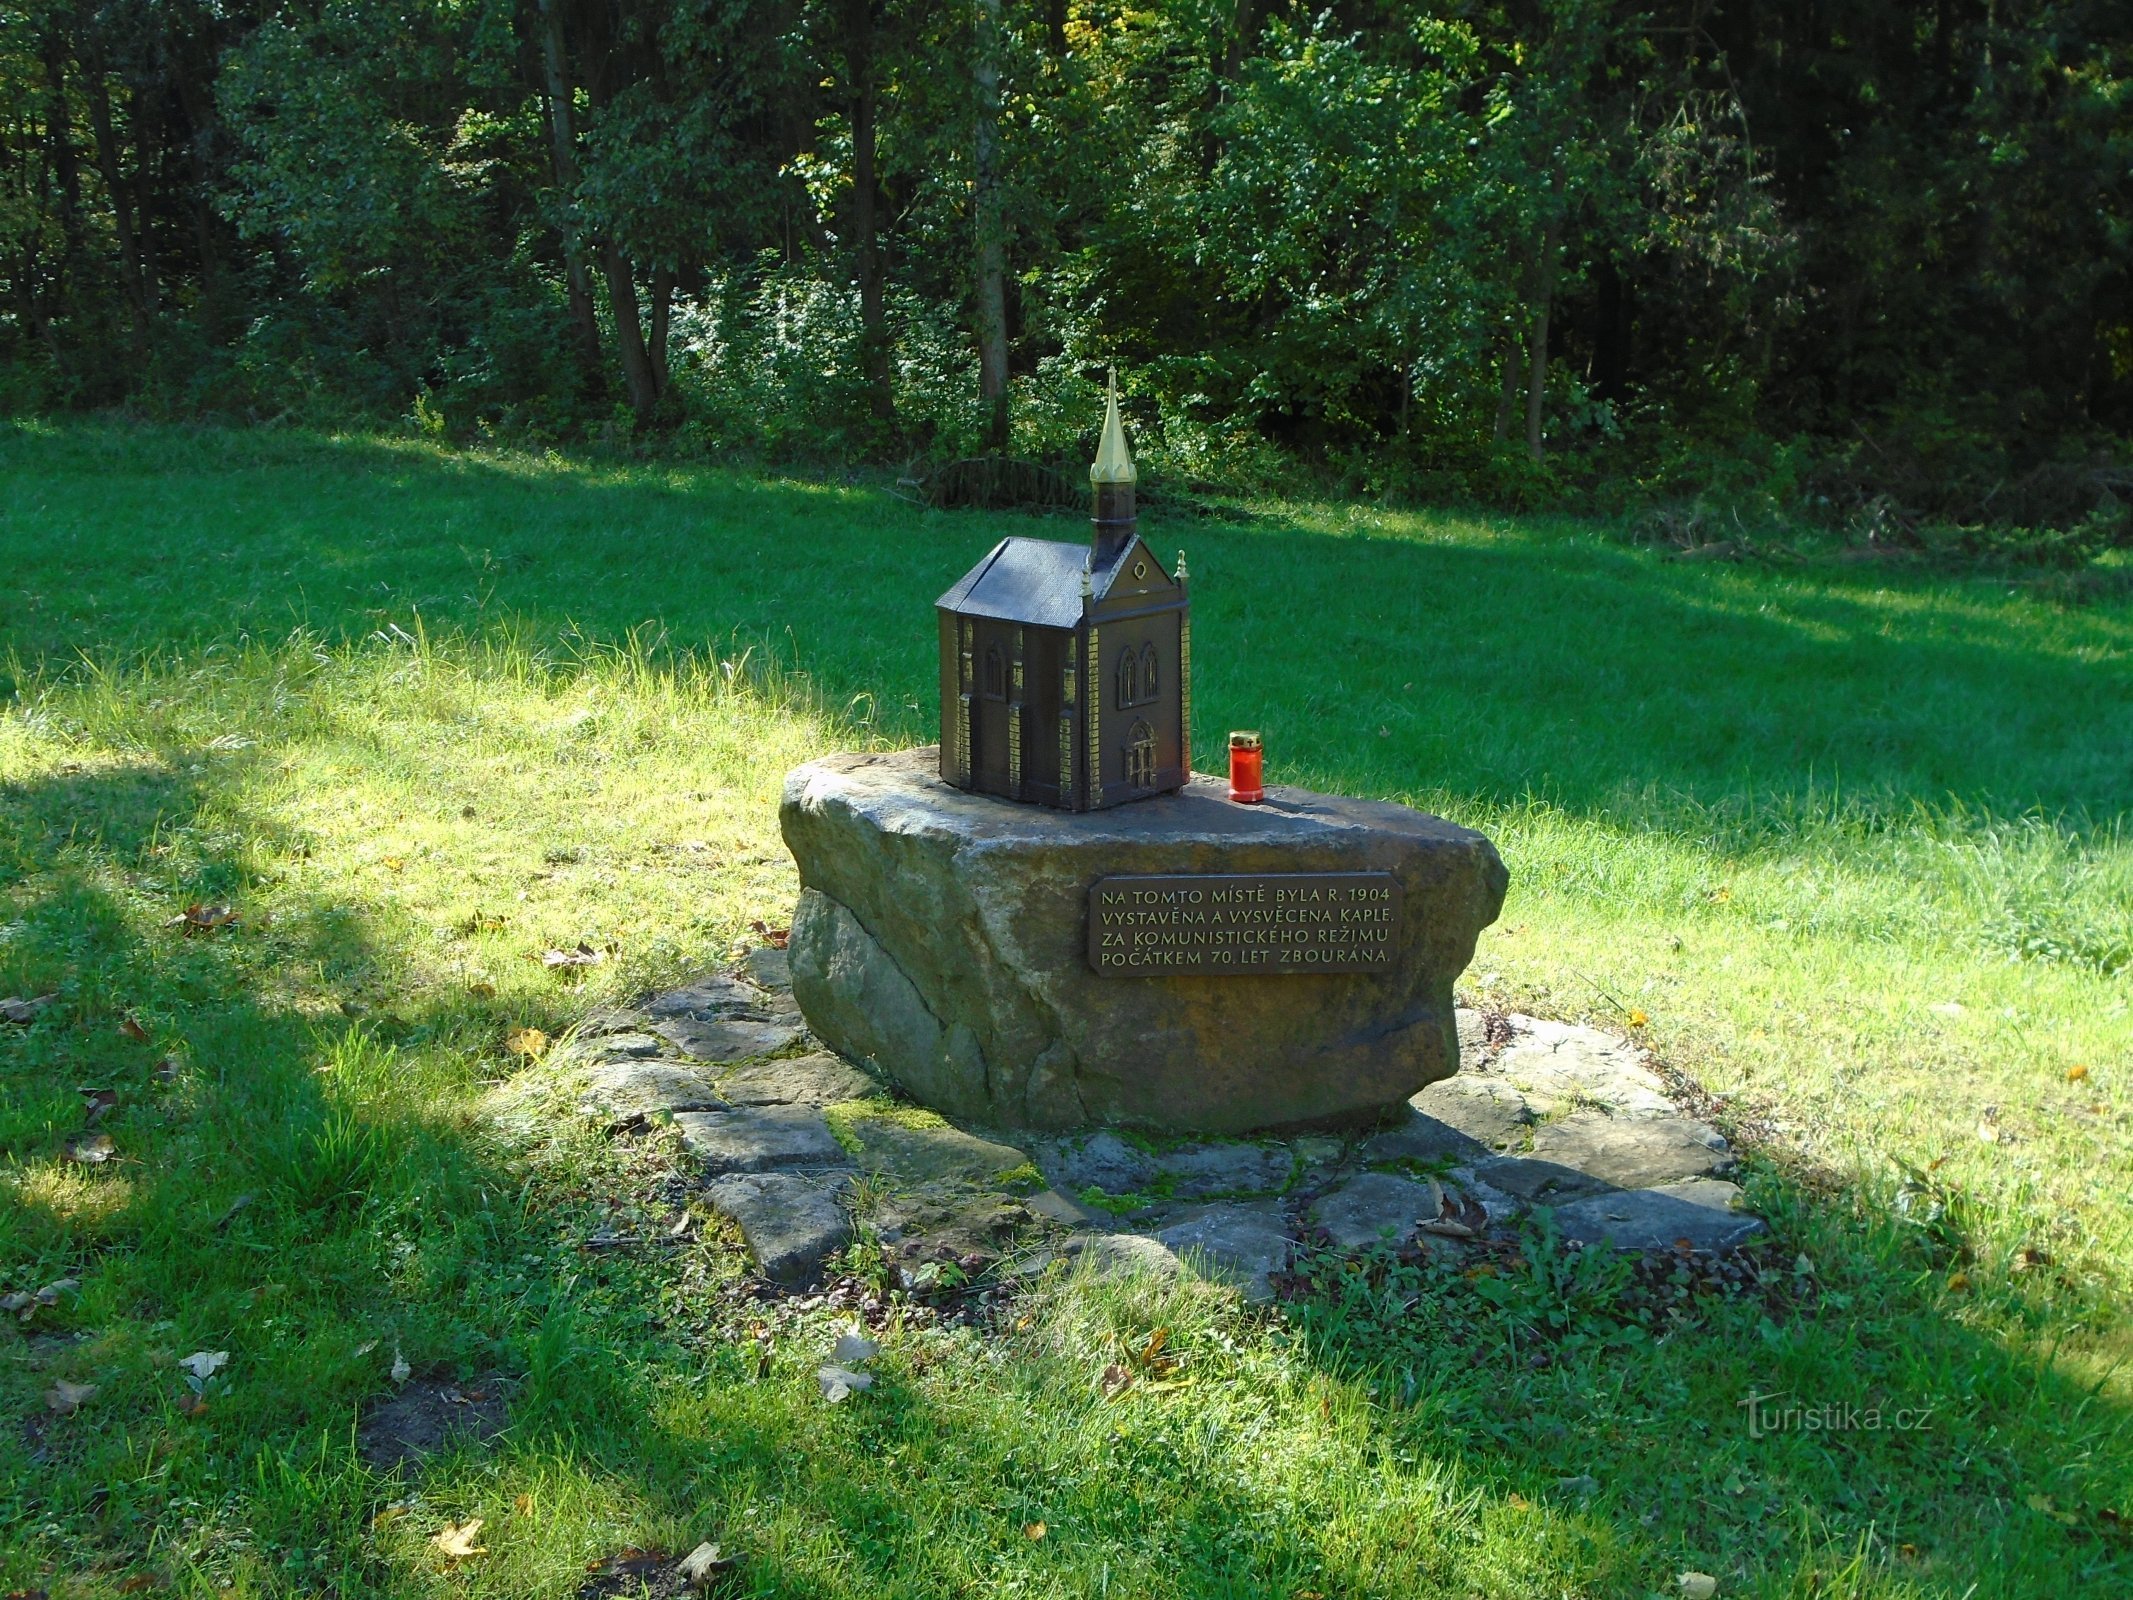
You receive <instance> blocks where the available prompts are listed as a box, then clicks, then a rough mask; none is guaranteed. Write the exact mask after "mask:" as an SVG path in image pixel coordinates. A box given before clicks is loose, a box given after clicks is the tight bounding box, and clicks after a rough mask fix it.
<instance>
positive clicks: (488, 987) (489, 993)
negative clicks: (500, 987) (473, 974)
mask: <svg viewBox="0 0 2133 1600" xmlns="http://www.w3.org/2000/svg"><path fill="white" fill-rule="evenodd" d="M467 993H468V994H470V995H472V996H473V997H474V998H475V999H477V1000H494V999H495V998H496V985H495V984H493V983H491V982H490V981H489V980H488V979H487V978H476V979H474V980H473V981H472V982H470V983H469V984H468V985H467Z"/></svg>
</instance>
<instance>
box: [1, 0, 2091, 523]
mask: <svg viewBox="0 0 2133 1600" xmlns="http://www.w3.org/2000/svg"><path fill="white" fill-rule="evenodd" d="M2129 84H2133V34H2129V30H2128V29H2127V28H2126V26H2125V22H2124V15H2123V13H2122V11H2121V10H2120V9H2119V8H2118V7H2116V6H2114V5H2111V4H2109V3H2108V0H1934V3H1932V4H1927V5H1910V4H1899V3H1895V0H1808V3H1802V0H1793V3H1789V4H1775V3H1770V0H1685V3H1684V4H1682V5H1680V6H1677V7H1671V8H1667V9H1665V10H1663V11H1662V10H1658V9H1645V8H1642V7H1639V6H1635V5H1630V4H1625V3H1619V0H1404V3H1403V0H1346V3H1343V4H1337V5H1333V6H1330V7H1327V8H1326V9H1323V10H1320V9H1314V8H1311V7H1304V6H1296V5H1291V4H1286V3H1282V0H1143V3H1140V4H1130V3H1124V0H1117V3H1113V0H955V3H953V4H949V5H927V4H920V3H917V0H509V3H507V0H402V3H399V4H395V5H391V6H387V5H383V4H380V3H378V0H227V3H224V4H219V5H215V6H197V5H183V4H175V3H172V0H102V3H100V4H99V3H94V0H19V3H17V4H15V5H11V6H10V7H8V8H7V9H6V10H5V11H4V12H0V106H4V108H5V109H4V111H0V163H4V168H0V184H4V194H0V282H4V284H5V295H4V309H0V351H4V353H5V359H6V363H7V366H6V373H5V377H4V379H0V385H4V387H0V400H4V401H5V403H7V404H9V405H12V406H13V407H15V408H17V409H22V408H46V407H60V406H73V407H81V406H109V405H113V404H121V403H123V404H128V405H131V406H134V407H136V408H139V409H142V410H146V411H150V412H155V413H159V414H173V415H198V414H202V413H219V414H223V415H231V416H240V417H243V416H249V417H256V418H262V419H263V418H270V417H274V416H279V415H296V416H317V415H321V414H332V413H335V412H343V413H345V412H348V411H351V410H352V411H355V412H359V413H362V414H367V415H372V416H377V415H407V416H411V417H413V418H414V419H415V420H416V421H417V422H418V423H419V424H420V425H422V426H425V427H427V428H431V429H434V430H438V431H443V432H449V433H453V434H471V433H476V432H483V431H486V432H492V433H502V434H506V435H510V436H514V437H519V438H532V439H536V440H538V439H542V438H550V439H564V440H568V439H578V438H584V437H586V436H587V435H588V434H589V433H604V434H605V435H606V436H608V437H615V436H617V435H618V434H620V433H622V432H624V431H630V432H636V433H651V434H657V435H660V436H665V437H669V438H678V439H679V440H681V441H684V442H691V443H697V444H702V445H708V446H712V447H718V448H734V447H739V448H745V449H749V450H754V451H762V452H767V453H771V454H806V455H813V456H817V457H821V456H836V457H843V458H869V457H870V458H874V459H887V460H902V459H906V458H910V457H914V456H916V457H925V458H932V459H936V460H938V459H943V458H946V457H950V456H954V455H959V454H965V453H970V452H974V451H979V450H998V449H1011V450H1013V451H1015V452H1016V453H1019V454H1023V455H1030V456H1037V457H1045V456H1048V455H1053V454H1059V453H1064V452H1065V451H1066V450H1068V449H1069V448H1070V447H1075V446H1076V444H1077V441H1078V440H1079V439H1080V437H1081V436H1082V435H1083V434H1084V433H1085V431H1086V429H1087V427H1088V424H1089V419H1090V416H1091V414H1092V407H1091V403H1090V393H1091V385H1092V383H1093V382H1094V380H1095V379H1096V378H1097V376H1098V375H1099V373H1100V372H1101V369H1102V367H1103V366H1104V365H1106V364H1111V363H1115V364H1116V365H1117V367H1118V368H1119V371H1120V373H1121V376H1122V381H1123V382H1124V383H1125V385H1126V387H1127V390H1128V392H1129V396H1130V398H1131V400H1132V403H1133V406H1134V409H1135V414H1136V418H1137V421H1138V423H1139V431H1140V433H1141V436H1142V438H1143V440H1144V444H1145V446H1146V447H1147V448H1148V449H1149V450H1150V451H1151V452H1152V453H1153V454H1154V455H1155V456H1156V457H1157V458H1158V460H1159V461H1160V462H1161V463H1162V464H1163V465H1165V466H1167V467H1168V468H1170V469H1171V470H1172V471H1174V472H1178V473H1181V474H1186V475H1199V476H1215V475H1220V476H1225V477H1229V478H1232V479H1239V478H1244V479H1249V478H1251V477H1253V476H1264V475H1267V474H1269V473H1271V472H1273V471H1276V470H1280V469H1281V464H1283V463H1292V462H1298V461H1301V462H1304V463H1308V464H1310V465H1311V466H1312V467H1313V468H1315V469H1316V470H1317V471H1319V472H1320V473H1326V472H1332V473H1335V474H1339V475H1341V476H1343V477H1345V478H1346V479H1347V480H1348V481H1349V482H1350V483H1351V484H1353V485H1356V486H1361V487H1370V488H1376V489H1381V490H1395V491H1398V490H1422V491H1430V490H1436V491H1440V492H1441V491H1443V490H1445V489H1454V490H1463V491H1480V492H1485V493H1507V492H1515V493H1530V492H1533V491H1535V490H1545V489H1547V488H1548V487H1549V486H1551V485H1555V486H1560V485H1562V484H1564V483H1567V482H1586V483H1591V482H1594V481H1598V480H1600V479H1603V478H1605V479H1610V480H1614V481H1635V482H1640V483H1642V484H1644V485H1646V486H1652V485H1659V486H1664V487H1668V488H1679V487H1683V486H1690V487H1693V486H1695V485H1696V484H1697V483H1699V482H1702V481H1704V480H1706V479H1708V478H1709V477H1711V476H1712V475H1713V474H1714V473H1717V474H1721V475H1724V474H1727V473H1730V475H1731V478H1732V480H1733V481H1734V482H1735V483H1736V484H1737V485H1742V484H1744V485H1747V486H1751V487H1754V488H1756V489H1760V490H1768V491H1770V492H1773V493H1775V494H1777V495H1779V496H1780V497H1781V498H1786V499H1790V500H1793V501H1795V502H1802V501H1808V500H1812V499H1813V498H1814V497H1815V496H1816V495H1817V494H1820V495H1823V496H1829V495H1832V494H1834V495H1836V496H1838V497H1840V498H1842V497H1844V496H1850V497H1851V498H1852V499H1853V500H1854V501H1858V502H1861V503H1863V504H1870V505H1871V506H1877V507H1880V508H1882V509H1883V510H1886V508H1887V507H1888V506H1890V505H1900V506H1901V507H1903V508H1907V509H1908V510H1910V511H1917V510H1920V509H1923V510H1924V511H1927V512H1929V513H1932V514H1935V515H1939V516H1943V517H1948V518H1953V519H1954V520H1957V521H1964V522H1972V523H1986V522H1992V521H1995V520H2007V519H2010V518H2012V519H2015V520H2025V519H2026V520H2030V521H2040V520H2056V521H2058V522H2060V523H2062V524H2064V523H2067V522H2070V521H2071V522H2079V521H2080V519H2081V518H2083V517H2084V516H2085V517H2088V519H2089V522H2090V524H2093V525H2094V526H2095V527H2096V528H2099V529H2102V530H2103V531H2104V532H2105V533H2106V534H2111V533H2112V532H2113V530H2120V531H2122V520H2123V518H2122V513H2121V512H2120V511H2119V508H2118V506H2117V502H2116V500H2115V499H2114V498H2113V490H2114V489H2120V488H2123V486H2124V482H2125V477H2124V474H2123V473H2122V471H2121V470H2120V469H2119V468H2118V467H2117V466H2114V462H2122V460H2123V452H2122V448H2121V447H2122V444H2123V441H2124V440H2125V438H2126V436H2127V435H2128V434H2129V432H2133V90H2129ZM1773 440H1783V441H1791V442H1789V443H1787V444H1785V445H1783V446H1782V447H1781V446H1777V445H1773V444H1772V443H1771V442H1770V441H1773ZM1724 463H1731V466H1730V467H1728V466H1724V465H1722V464H1724ZM1869 496H1878V497H1879V498H1877V499H1872V500H1871V501H1869V500H1868V497H1869ZM2099 519H2100V520H2099Z"/></svg>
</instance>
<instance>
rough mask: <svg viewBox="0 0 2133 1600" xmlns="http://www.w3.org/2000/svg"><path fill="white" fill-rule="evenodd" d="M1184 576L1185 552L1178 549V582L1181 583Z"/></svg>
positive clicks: (1185, 574)
mask: <svg viewBox="0 0 2133 1600" xmlns="http://www.w3.org/2000/svg"><path fill="white" fill-rule="evenodd" d="M1186 577H1187V573H1186V571H1185V552H1184V551H1182V550H1180V551H1179V552H1178V582H1180V583H1183V582H1184V581H1185V579H1186Z"/></svg>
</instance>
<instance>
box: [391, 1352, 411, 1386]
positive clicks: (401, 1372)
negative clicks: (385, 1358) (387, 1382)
mask: <svg viewBox="0 0 2133 1600" xmlns="http://www.w3.org/2000/svg"><path fill="white" fill-rule="evenodd" d="M414 1375H415V1369H414V1368H413V1367H411V1366H409V1365H408V1364H407V1357H406V1356H403V1355H402V1354H400V1347H399V1346H398V1345H394V1346H393V1365H392V1373H391V1377H392V1380H393V1382H394V1383H405V1382H407V1380H408V1379H409V1378H412V1377H413V1376H414Z"/></svg>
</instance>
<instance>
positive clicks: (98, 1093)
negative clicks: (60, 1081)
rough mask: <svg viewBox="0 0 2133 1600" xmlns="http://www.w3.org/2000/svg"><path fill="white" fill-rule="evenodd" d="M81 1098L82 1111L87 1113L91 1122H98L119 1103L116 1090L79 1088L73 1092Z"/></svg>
mask: <svg viewBox="0 0 2133 1600" xmlns="http://www.w3.org/2000/svg"><path fill="white" fill-rule="evenodd" d="M74 1092H75V1093H76V1094H78V1095H80V1096H81V1105H82V1110H83V1111H85V1112H86V1113H88V1117H89V1120H90V1121H91V1122H100V1121H102V1120H103V1118H104V1117H105V1116H107V1115H108V1114H109V1113H110V1111H111V1108H112V1107H113V1106H115V1105H117V1104H118V1103H119V1097H118V1090H116V1089H90V1088H81V1089H76V1090H75V1091H74Z"/></svg>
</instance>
